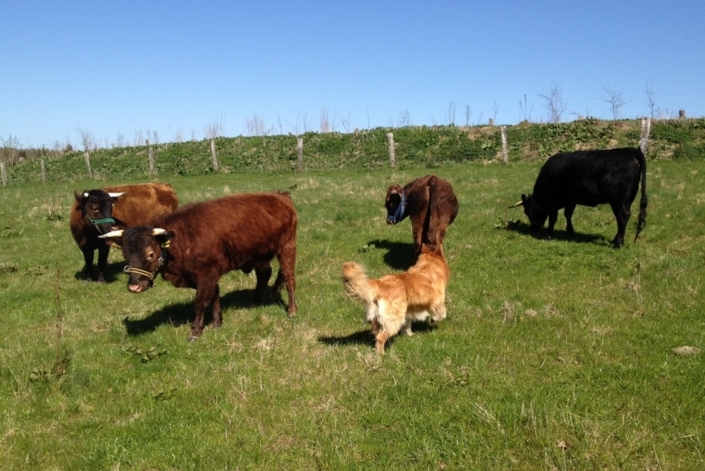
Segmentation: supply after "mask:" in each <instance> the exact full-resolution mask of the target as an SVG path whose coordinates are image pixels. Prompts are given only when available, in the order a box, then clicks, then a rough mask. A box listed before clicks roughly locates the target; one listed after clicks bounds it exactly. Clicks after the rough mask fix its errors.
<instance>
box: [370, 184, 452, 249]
mask: <svg viewBox="0 0 705 471" xmlns="http://www.w3.org/2000/svg"><path fill="white" fill-rule="evenodd" d="M384 206H385V207H386V208H387V224H397V223H398V222H400V221H402V220H404V218H406V217H407V216H410V217H411V231H412V233H413V236H414V251H415V253H416V256H417V257H418V256H419V254H420V253H421V246H422V244H426V245H428V246H429V248H430V249H431V251H434V250H436V247H440V245H441V244H442V243H443V239H444V238H445V235H446V231H447V230H448V226H449V225H450V224H452V223H453V221H454V220H455V217H456V216H457V215H458V198H456V197H455V193H454V192H453V186H452V185H451V184H450V183H449V182H448V181H446V180H444V179H442V178H440V177H437V176H435V175H426V176H425V177H421V178H417V179H416V180H414V181H412V182H411V183H408V184H407V185H406V186H404V188H402V187H401V186H399V185H397V184H394V185H391V186H390V187H389V188H388V189H387V196H386V198H385V201H384Z"/></svg>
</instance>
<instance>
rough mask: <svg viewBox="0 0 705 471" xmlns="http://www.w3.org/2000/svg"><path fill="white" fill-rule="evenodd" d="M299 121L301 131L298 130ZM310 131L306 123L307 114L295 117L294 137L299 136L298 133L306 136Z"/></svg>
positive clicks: (309, 126) (308, 124)
mask: <svg viewBox="0 0 705 471" xmlns="http://www.w3.org/2000/svg"><path fill="white" fill-rule="evenodd" d="M299 121H300V122H301V129H299ZM310 129H311V125H310V123H309V122H308V113H304V114H303V116H301V113H299V114H298V115H297V116H296V125H295V126H294V133H295V134H296V135H299V134H300V133H303V134H306V133H307V132H309V131H310Z"/></svg>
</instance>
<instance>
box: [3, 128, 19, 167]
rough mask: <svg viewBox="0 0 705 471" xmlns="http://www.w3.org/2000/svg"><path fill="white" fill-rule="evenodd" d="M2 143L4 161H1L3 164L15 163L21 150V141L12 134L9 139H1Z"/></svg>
mask: <svg viewBox="0 0 705 471" xmlns="http://www.w3.org/2000/svg"><path fill="white" fill-rule="evenodd" d="M0 142H1V143H2V159H0V160H2V161H3V162H15V161H16V160H17V156H18V151H19V149H20V140H19V139H18V138H17V137H16V136H13V135H12V134H10V135H8V137H7V139H5V138H2V137H0Z"/></svg>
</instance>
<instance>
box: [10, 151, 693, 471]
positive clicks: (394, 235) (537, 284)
mask: <svg viewBox="0 0 705 471" xmlns="http://www.w3.org/2000/svg"><path fill="white" fill-rule="evenodd" d="M539 165H540V164H539V163H515V164H511V165H508V166H502V165H499V164H496V163H493V164H482V163H472V164H470V163H469V164H459V165H453V166H447V167H443V168H436V169H433V170H432V171H428V170H423V169H416V170H405V171H390V170H373V171H360V170H344V171H343V170H339V171H338V170H330V171H325V172H306V173H302V174H296V173H293V172H292V173H280V174H252V173H248V174H247V175H238V174H237V173H233V174H229V175H221V174H214V175H209V176H197V177H176V178H173V179H171V180H169V181H168V182H169V183H171V184H172V185H173V187H174V188H175V189H176V191H177V193H178V194H179V197H180V200H181V202H182V203H186V202H191V201H198V200H204V199H210V198H216V197H219V196H221V195H224V194H227V193H233V192H244V191H262V190H277V189H288V188H293V189H292V190H291V191H292V195H293V199H294V202H295V204H296V207H297V210H298V212H299V229H298V260H297V301H298V305H299V315H298V316H297V317H295V318H288V317H287V316H286V312H285V308H284V306H283V305H282V304H280V303H278V302H272V303H270V304H267V305H265V306H252V305H251V304H250V300H251V297H252V294H253V288H254V285H255V280H254V275H253V274H252V275H245V274H243V273H241V272H233V273H230V274H228V275H226V276H225V277H223V279H222V280H221V283H220V287H221V294H222V296H223V299H222V304H223V308H224V314H223V321H224V322H223V327H222V328H221V329H218V330H215V329H211V328H207V329H206V330H205V331H204V335H203V336H202V337H201V339H199V340H198V341H196V342H188V341H187V335H188V332H189V330H190V322H191V321H192V318H193V315H194V308H193V298H194V295H195V292H194V291H192V290H185V289H176V288H174V287H172V286H171V285H169V284H168V283H166V282H165V281H163V280H162V279H161V278H159V279H158V280H157V282H156V284H157V286H155V287H154V288H153V289H151V290H149V291H147V292H146V293H143V294H132V293H129V292H128V290H127V289H126V276H125V275H124V274H123V273H122V272H121V269H122V266H123V263H122V258H121V254H120V253H119V252H118V251H113V252H112V253H111V256H110V260H109V263H110V268H111V271H112V274H113V276H112V280H111V281H110V282H109V283H107V284H104V285H99V284H95V283H85V282H82V281H79V280H78V279H77V275H78V272H79V271H80V270H81V268H82V265H83V259H82V256H81V253H80V251H79V250H78V248H77V247H76V245H75V243H74V241H73V239H72V238H71V235H70V232H69V227H68V211H69V208H70V204H71V202H72V198H73V191H74V190H83V189H84V188H93V187H96V186H101V185H102V182H101V183H96V182H95V181H93V182H91V181H80V182H74V183H52V184H48V185H46V186H43V185H41V184H39V183H36V184H33V183H24V184H14V185H10V186H8V187H5V188H0V306H2V319H3V325H5V327H6V328H5V329H4V330H3V339H2V341H1V342H0V469H32V470H34V469H42V470H44V469H81V470H83V469H110V470H117V469H120V470H125V469H137V470H144V469H149V470H156V469H159V470H162V469H171V470H177V469H178V470H188V469H198V470H203V469H277V470H278V469H287V470H288V469H292V470H311V469H322V470H328V469H335V470H340V469H365V470H369V469H423V470H426V469H447V470H451V469H473V470H474V469H487V470H497V469H522V470H523V469H549V470H553V469H555V470H563V469H634V470H637V469H638V470H644V469H648V470H666V469H668V470H675V469H679V470H680V469H682V470H697V469H705V458H704V457H703V453H704V452H705V447H704V444H703V441H704V440H705V407H704V406H703V404H704V403H705V382H703V378H704V372H705V360H704V354H702V353H700V354H697V353H696V354H690V355H689V354H678V353H675V352H674V349H675V348H678V347H684V346H690V347H697V348H698V349H702V348H705V283H704V279H703V278H704V276H705V275H704V273H705V184H703V181H704V180H703V177H704V176H705V162H703V161H679V162H673V161H656V162H650V163H649V174H648V186H647V190H648V194H649V198H650V206H649V214H648V217H647V221H648V225H647V227H646V229H645V230H644V232H643V233H642V236H641V238H640V240H639V241H638V242H637V243H636V245H634V244H633V243H632V241H633V237H634V229H635V222H634V217H633V218H632V220H631V221H630V224H629V227H628V230H627V239H628V240H629V243H627V245H626V246H625V247H624V248H623V249H620V250H613V249H611V248H610V247H609V241H610V240H611V239H612V238H613V237H614V234H615V232H616V223H615V221H614V217H613V215H612V213H611V211H610V209H609V207H608V206H601V207H598V208H595V209H593V208H586V207H578V209H577V210H576V212H575V215H574V218H573V221H574V225H575V229H576V231H577V234H576V236H575V237H574V238H572V239H569V238H567V237H566V235H565V232H564V229H565V219H564V218H563V217H562V215H561V216H560V217H559V222H558V224H557V226H556V228H557V231H556V238H555V239H554V240H551V241H546V240H542V239H541V238H538V237H535V236H534V235H533V234H531V233H530V232H529V231H528V225H527V222H526V219H525V217H524V215H523V212H522V211H521V210H520V209H513V210H510V209H507V207H508V206H509V205H511V204H513V203H515V202H516V201H517V200H518V199H519V196H520V194H521V193H522V192H524V193H528V192H530V191H531V189H532V186H533V182H534V179H535V177H536V174H537V173H538V169H539ZM431 172H433V173H435V174H437V175H439V176H442V177H444V178H447V179H448V180H450V181H451V182H452V183H453V185H454V187H455V190H456V193H457V195H458V198H459V200H460V213H459V216H458V219H457V220H456V222H455V224H453V225H452V226H451V227H450V229H449V231H448V236H447V238H446V243H445V253H446V256H447V258H448V261H449V265H450V269H451V281H450V284H449V286H448V318H447V319H446V320H444V321H443V322H441V323H439V324H438V326H437V327H430V326H424V325H415V329H414V330H415V331H416V335H414V336H413V337H406V336H403V335H400V336H398V337H396V338H395V339H394V341H393V342H392V343H391V345H389V346H388V347H387V350H386V354H385V355H384V356H378V355H377V354H376V353H375V352H374V349H373V347H372V344H371V337H370V334H369V327H368V326H367V325H366V324H365V323H364V321H363V319H364V312H363V310H364V308H363V305H362V304H361V303H357V302H355V301H353V300H350V299H348V298H347V297H346V296H345V294H344V291H343V287H342V283H341V280H340V269H341V266H342V264H343V263H344V262H345V261H348V260H356V261H358V262H360V263H362V264H363V265H364V266H365V267H366V268H367V271H368V273H369V274H370V275H371V276H373V277H378V276H381V275H383V274H387V273H392V272H396V271H400V270H404V269H406V268H408V266H409V265H410V264H411V263H412V261H413V260H412V257H413V255H412V253H413V247H412V244H411V228H410V224H409V222H408V221H404V222H403V223H401V224H399V225H398V226H396V227H388V226H387V225H386V224H385V213H384V210H383V207H382V203H383V199H384V192H385V189H386V187H387V185H388V184H390V183H391V182H399V183H406V182H408V181H410V180H411V179H413V178H415V177H418V176H421V175H424V174H427V173H431ZM104 183H105V184H117V183H130V182H128V181H107V182H104ZM632 209H633V212H634V213H636V210H637V204H635V205H634V206H633V208H632ZM274 268H275V270H276V263H275V264H274Z"/></svg>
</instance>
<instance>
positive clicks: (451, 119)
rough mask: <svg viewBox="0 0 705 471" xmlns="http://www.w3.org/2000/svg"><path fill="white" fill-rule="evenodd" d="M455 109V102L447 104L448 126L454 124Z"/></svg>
mask: <svg viewBox="0 0 705 471" xmlns="http://www.w3.org/2000/svg"><path fill="white" fill-rule="evenodd" d="M457 107H458V102H457V101H451V102H450V104H448V124H449V125H451V126H452V125H454V124H455V110H456V109H457Z"/></svg>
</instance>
